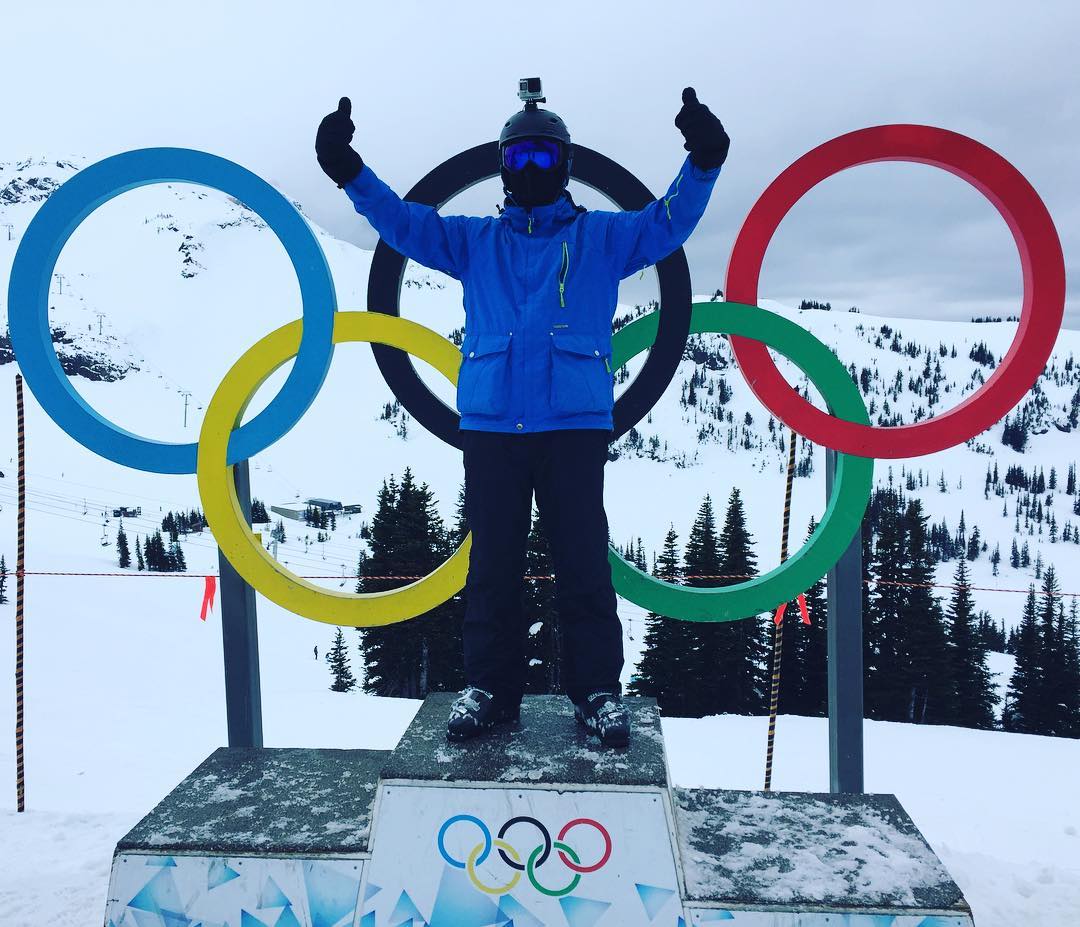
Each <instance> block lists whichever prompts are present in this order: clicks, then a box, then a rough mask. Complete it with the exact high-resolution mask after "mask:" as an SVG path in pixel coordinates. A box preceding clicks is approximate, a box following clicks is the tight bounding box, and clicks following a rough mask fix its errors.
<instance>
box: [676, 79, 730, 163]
mask: <svg viewBox="0 0 1080 927" xmlns="http://www.w3.org/2000/svg"><path fill="white" fill-rule="evenodd" d="M682 102H683V105H682V109H680V110H679V115H678V116H676V117H675V127H676V128H677V129H678V130H679V131H680V132H682V134H683V138H685V139H686V144H685V145H683V147H684V148H685V149H686V150H687V151H689V152H690V160H691V161H692V162H693V164H694V166H695V167H698V168H701V170H703V171H710V170H715V169H716V168H718V167H720V165H721V164H723V163H724V161H725V160H726V159H727V155H728V147H729V146H730V145H731V139H730V138H728V134H727V132H725V131H724V126H723V124H722V123H721V122H720V120H719V119H717V118H716V117H715V116H714V115H713V114H712V113H711V112H709V107H707V106H706V105H705V104H704V103H701V102H699V101H698V98H697V92H696V91H695V90H694V88H693V87H687V88H686V89H685V90H684V91H683V92H682Z"/></svg>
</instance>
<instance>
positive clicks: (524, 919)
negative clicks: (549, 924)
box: [498, 895, 544, 927]
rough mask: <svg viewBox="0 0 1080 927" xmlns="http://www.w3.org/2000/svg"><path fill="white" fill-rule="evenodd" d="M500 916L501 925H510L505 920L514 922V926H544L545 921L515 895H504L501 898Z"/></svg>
mask: <svg viewBox="0 0 1080 927" xmlns="http://www.w3.org/2000/svg"><path fill="white" fill-rule="evenodd" d="M499 916H500V918H501V920H500V921H499V922H498V923H499V924H500V927H509V925H508V924H507V923H504V921H510V922H512V923H513V925H514V927H544V922H543V921H542V920H540V918H538V917H537V916H536V915H535V914H533V913H532V911H530V910H529V909H528V908H526V907H525V905H523V904H522V903H521V902H520V901H518V900H517V899H516V898H515V897H514V896H513V895H503V896H502V898H500V899H499Z"/></svg>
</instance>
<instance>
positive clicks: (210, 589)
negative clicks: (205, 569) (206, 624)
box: [199, 576, 217, 621]
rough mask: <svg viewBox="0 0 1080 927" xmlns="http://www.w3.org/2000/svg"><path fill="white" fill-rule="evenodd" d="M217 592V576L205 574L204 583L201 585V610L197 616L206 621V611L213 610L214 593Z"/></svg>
mask: <svg viewBox="0 0 1080 927" xmlns="http://www.w3.org/2000/svg"><path fill="white" fill-rule="evenodd" d="M216 592H217V577H216V576H207V577H206V585H205V586H204V587H203V599H202V611H200V612H199V618H200V619H201V620H202V621H206V613H207V612H208V611H211V612H212V611H213V610H214V594H215V593H216Z"/></svg>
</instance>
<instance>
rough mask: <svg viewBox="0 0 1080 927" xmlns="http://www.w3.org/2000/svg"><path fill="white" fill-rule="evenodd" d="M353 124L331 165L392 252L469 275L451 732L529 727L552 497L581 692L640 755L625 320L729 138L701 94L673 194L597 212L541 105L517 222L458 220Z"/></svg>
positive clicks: (689, 222)
mask: <svg viewBox="0 0 1080 927" xmlns="http://www.w3.org/2000/svg"><path fill="white" fill-rule="evenodd" d="M541 102H543V101H541ZM350 115H351V105H350V103H349V100H348V98H344V97H343V98H342V100H341V102H340V103H339V105H338V109H337V111H336V112H333V113H331V114H330V115H328V116H327V117H326V118H325V119H323V121H322V123H321V124H320V126H319V131H318V134H317V136H316V142H315V150H316V154H317V156H318V160H319V164H320V166H321V167H322V169H323V170H324V171H325V172H326V174H327V175H328V176H329V177H330V179H331V180H333V181H334V182H335V183H337V185H338V186H339V187H342V188H343V189H344V190H345V192H346V193H347V194H348V196H349V198H350V199H351V200H352V202H353V204H354V206H355V208H356V211H357V212H359V213H361V214H362V215H364V216H365V217H366V218H367V219H368V221H369V222H370V223H371V224H372V226H373V227H374V228H375V230H376V231H377V232H378V233H379V235H380V236H382V238H383V240H384V241H385V242H386V243H387V244H389V245H390V246H391V247H392V248H394V249H396V250H397V251H400V252H401V253H402V254H404V255H406V256H407V257H410V258H412V259H413V260H415V261H417V262H418V263H420V264H423V265H425V266H426V267H430V268H433V269H434V270H439V271H442V272H443V273H446V274H449V275H450V276H451V277H454V278H455V279H457V280H460V281H461V283H462V286H463V288H464V293H465V300H464V301H465V339H464V342H463V344H462V347H461V351H462V364H461V372H460V376H459V379H458V392H457V405H458V411H459V412H460V413H461V429H462V432H463V434H462V439H463V441H462V444H463V450H464V463H465V516H466V520H467V523H468V526H469V529H470V530H471V531H472V538H473V540H472V553H471V556H470V560H469V575H468V581H467V584H466V612H465V620H464V628H463V635H464V645H465V675H466V679H467V680H468V685H467V687H466V688H465V690H464V691H463V692H462V693H461V695H460V697H459V698H458V699H457V700H456V701H455V702H454V705H453V708H452V710H451V713H450V718H449V720H448V722H447V736H448V737H449V738H450V739H452V740H463V739H465V738H468V737H471V736H474V735H476V734H478V733H480V732H482V731H484V730H487V729H488V728H490V727H492V726H493V725H495V724H497V723H499V722H503V721H517V720H518V715H519V707H520V702H521V696H522V689H523V686H522V680H523V677H524V670H525V666H524V663H525V657H524V654H525V641H526V635H527V633H528V629H527V628H526V627H525V625H524V621H523V617H522V589H523V583H522V577H523V576H524V574H525V565H526V542H527V538H528V534H529V527H530V523H531V518H532V500H533V494H534V493H535V494H536V504H537V507H538V509H539V512H540V523H541V525H542V527H543V529H544V532H545V534H546V536H547V539H548V542H549V545H550V548H551V555H552V561H553V564H554V568H555V588H556V601H557V604H558V612H559V623H560V636H561V654H560V655H561V660H562V679H563V682H564V685H565V689H566V694H567V695H568V696H569V697H570V699H571V700H572V701H573V703H574V706H575V709H574V713H575V716H576V717H577V719H578V720H579V721H580V722H581V723H582V724H583V725H585V727H586V728H588V729H589V730H590V731H592V732H593V733H595V734H596V735H597V736H598V737H599V738H600V740H601V742H602V743H603V744H605V745H607V746H625V745H626V743H627V742H628V739H629V730H630V725H629V718H628V715H627V712H626V710H625V708H624V707H623V705H622V702H621V700H620V692H621V688H620V683H619V676H620V673H621V670H622V665H623V651H622V627H621V625H620V623H619V616H618V614H617V612H616V607H615V605H616V603H615V591H614V589H613V587H612V584H611V568H610V566H609V564H608V559H607V546H608V524H607V516H606V515H605V513H604V464H605V463H606V462H607V445H608V440H609V438H610V436H611V430H612V417H611V412H612V405H613V392H612V390H613V380H612V370H611V319H612V315H613V314H614V311H615V307H616V301H617V298H618V290H619V281H620V280H621V279H622V278H624V277H627V276H629V275H630V274H633V273H635V272H637V271H639V270H641V269H642V268H644V267H648V266H650V265H652V264H655V263H656V262H657V261H659V260H661V259H662V258H664V257H666V256H667V255H668V254H670V253H671V252H672V251H674V250H676V249H677V248H678V247H679V246H681V245H682V243H683V242H684V241H686V239H687V238H688V237H689V235H690V233H691V232H692V231H693V230H694V227H695V226H696V225H697V223H698V220H699V219H700V218H701V216H702V213H703V212H704V211H705V206H706V204H707V203H708V200H709V195H710V193H711V192H712V187H713V184H714V183H715V181H716V177H717V175H718V174H719V172H720V166H721V165H722V164H723V163H724V159H725V158H726V157H727V151H728V145H729V139H728V136H727V133H726V132H725V131H724V127H723V126H722V125H721V123H720V120H719V119H717V118H716V116H714V115H713V114H712V113H711V112H710V111H709V109H708V108H707V107H706V106H704V105H703V104H701V103H700V102H698V100H697V96H696V94H695V92H694V90H693V88H689V87H688V88H687V89H686V90H684V91H683V106H682V109H681V110H680V111H679V114H678V116H677V117H676V119H675V125H676V126H677V127H678V128H679V129H680V131H681V132H682V133H683V136H684V138H685V140H686V143H685V145H684V147H685V148H686V150H687V151H689V152H690V154H689V157H688V158H687V159H686V161H685V162H684V163H683V165H682V166H681V167H680V168H679V172H678V175H677V176H676V178H675V180H674V181H673V182H672V184H671V186H670V187H669V188H668V191H667V193H666V194H665V195H664V196H663V197H662V198H661V199H658V200H656V201H654V202H652V203H650V204H649V205H648V206H646V207H645V208H644V209H641V210H638V211H636V212H588V211H586V210H585V209H583V208H582V207H580V206H577V205H576V204H575V203H574V201H573V200H572V199H571V198H570V194H569V192H568V191H567V189H566V186H567V183H568V181H569V178H570V168H571V163H572V159H573V147H572V144H571V140H570V133H569V131H568V130H567V128H566V124H565V123H564V122H563V121H562V119H560V118H559V117H558V116H557V115H556V114H555V113H553V112H551V111H550V110H545V109H541V108H540V107H539V106H538V105H537V104H536V102H533V101H530V102H527V103H526V105H525V108H524V109H523V110H522V111H520V112H518V113H515V114H514V115H513V116H511V117H510V119H508V120H507V122H506V124H505V125H504V126H503V129H502V132H501V133H500V136H499V168H500V172H501V176H502V181H503V187H504V192H505V194H506V201H505V207H504V208H503V209H502V211H501V214H500V215H499V216H498V217H475V216H441V215H439V213H438V212H436V211H435V210H434V209H433V208H431V207H429V206H421V205H418V204H416V203H408V202H405V201H403V200H402V199H401V198H400V197H398V196H397V194H396V193H394V191H393V190H391V189H390V188H389V187H388V186H387V185H386V184H385V183H383V182H382V181H381V180H380V179H379V178H378V177H377V176H376V175H375V173H374V172H373V171H372V169H371V168H370V166H367V165H365V164H364V162H363V160H362V159H361V157H360V155H359V154H358V153H357V152H356V151H355V150H354V149H353V148H352V147H351V146H350V142H351V141H352V138H353V132H354V125H353V122H352V119H351V118H350Z"/></svg>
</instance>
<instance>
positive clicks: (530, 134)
mask: <svg viewBox="0 0 1080 927" xmlns="http://www.w3.org/2000/svg"><path fill="white" fill-rule="evenodd" d="M541 102H546V101H544V100H541ZM520 138H550V139H552V140H553V141H556V142H558V143H559V147H560V148H561V149H562V162H561V163H560V164H559V167H558V168H557V173H556V174H555V176H554V177H553V178H551V179H552V180H554V181H555V182H556V183H557V184H558V187H559V189H560V190H561V189H564V188H565V187H566V185H567V184H568V183H569V182H570V165H571V163H572V162H573V159H574V146H573V144H571V142H570V130H569V129H568V128H566V123H565V122H563V121H562V119H561V118H560V117H559V115H558V113H553V112H552V111H551V110H549V109H540V107H539V106H537V104H536V103H535V102H534V101H533V100H530V101H528V102H527V103H526V104H525V108H524V109H522V110H520V111H518V112H516V113H514V115H513V116H511V117H510V118H509V119H507V120H506V122H505V124H504V125H503V127H502V131H501V132H500V133H499V174H500V176H501V177H502V182H503V189H504V190H505V191H506V192H507V194H511V195H512V193H513V191H514V188H515V186H516V185H517V184H516V183H515V181H516V180H518V179H520V178H515V177H514V176H513V175H512V174H511V172H510V171H508V170H507V169H506V167H505V166H504V165H503V160H502V156H503V149H504V148H505V147H506V146H507V145H508V144H509V143H510V142H513V141H516V140H517V139H520ZM548 182H550V181H548ZM552 192H554V191H552Z"/></svg>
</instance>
